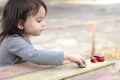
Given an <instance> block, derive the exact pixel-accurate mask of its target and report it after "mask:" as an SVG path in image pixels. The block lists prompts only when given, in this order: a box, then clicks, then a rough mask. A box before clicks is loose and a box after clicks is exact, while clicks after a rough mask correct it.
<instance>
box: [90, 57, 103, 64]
mask: <svg viewBox="0 0 120 80" xmlns="http://www.w3.org/2000/svg"><path fill="white" fill-rule="evenodd" d="M90 60H91V62H93V63H96V62H103V61H105V58H104V57H103V56H91V57H90Z"/></svg>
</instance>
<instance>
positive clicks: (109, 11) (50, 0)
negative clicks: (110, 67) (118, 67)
mask: <svg viewBox="0 0 120 80" xmlns="http://www.w3.org/2000/svg"><path fill="white" fill-rule="evenodd" d="M6 1H7V0H0V15H2V9H3V6H4V4H5V3H6ZM44 1H45V2H46V4H47V7H48V14H47V16H46V19H45V20H46V26H45V30H44V31H43V33H42V34H41V36H38V37H31V38H30V39H31V41H32V43H33V45H34V46H35V47H36V48H37V49H47V50H63V51H65V52H68V53H69V52H73V53H77V54H81V55H83V56H85V57H89V56H90V55H91V53H92V29H93V28H92V27H93V25H95V27H96V36H95V55H102V56H105V57H106V58H107V59H120V36H119V34H120V22H119V21H120V20H119V19H120V8H119V7H120V0H44ZM100 21H102V22H100ZM98 22H100V23H98ZM87 23H90V24H87ZM86 24H87V25H86Z"/></svg>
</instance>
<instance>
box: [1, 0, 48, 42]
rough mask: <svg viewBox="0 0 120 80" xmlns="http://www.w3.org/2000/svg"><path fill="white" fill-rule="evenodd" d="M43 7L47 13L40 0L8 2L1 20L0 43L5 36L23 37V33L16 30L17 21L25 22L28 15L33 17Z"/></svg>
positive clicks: (10, 0) (14, 0)
mask: <svg viewBox="0 0 120 80" xmlns="http://www.w3.org/2000/svg"><path fill="white" fill-rule="evenodd" d="M41 6H43V7H44V8H45V11H46V13H47V7H46V5H45V3H44V2H43V1H42V0H9V1H8V2H7V4H6V5H5V7H4V10H3V16H2V19H1V22H2V24H1V33H0V42H1V41H2V40H3V39H4V38H5V36H6V35H12V34H18V35H20V36H22V35H23V31H21V30H20V29H18V28H17V25H18V22H19V20H20V19H21V20H23V21H24V22H25V21H26V18H27V16H29V14H31V13H32V14H33V15H35V14H36V13H37V12H38V11H39V8H40V7H41Z"/></svg>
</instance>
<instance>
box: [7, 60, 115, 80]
mask: <svg viewBox="0 0 120 80" xmlns="http://www.w3.org/2000/svg"><path fill="white" fill-rule="evenodd" d="M87 64H88V65H87V67H86V68H78V66H77V65H76V64H74V63H68V64H64V65H61V66H56V67H53V68H47V69H43V70H40V71H36V72H33V73H29V74H25V75H21V76H16V77H11V78H9V80H59V79H66V78H70V77H73V76H77V75H81V74H84V73H87V72H90V71H94V70H97V69H100V68H103V67H107V66H110V65H113V64H114V63H112V62H108V61H105V62H98V63H91V62H90V60H87Z"/></svg>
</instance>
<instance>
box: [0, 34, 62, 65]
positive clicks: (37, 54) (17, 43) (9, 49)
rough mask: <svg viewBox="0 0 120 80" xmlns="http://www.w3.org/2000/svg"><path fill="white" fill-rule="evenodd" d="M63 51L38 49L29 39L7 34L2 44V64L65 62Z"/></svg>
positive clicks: (0, 50) (51, 63)
mask: <svg viewBox="0 0 120 80" xmlns="http://www.w3.org/2000/svg"><path fill="white" fill-rule="evenodd" d="M63 58H64V52H63V51H47V50H36V49H35V48H34V47H33V46H32V44H31V42H30V41H29V40H25V39H23V38H22V37H20V36H18V35H17V34H14V35H11V36H7V37H6V38H5V39H4V40H3V41H2V43H1V45H0V66H6V65H12V64H16V63H20V62H21V61H29V62H32V63H36V64H41V65H60V64H63Z"/></svg>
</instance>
